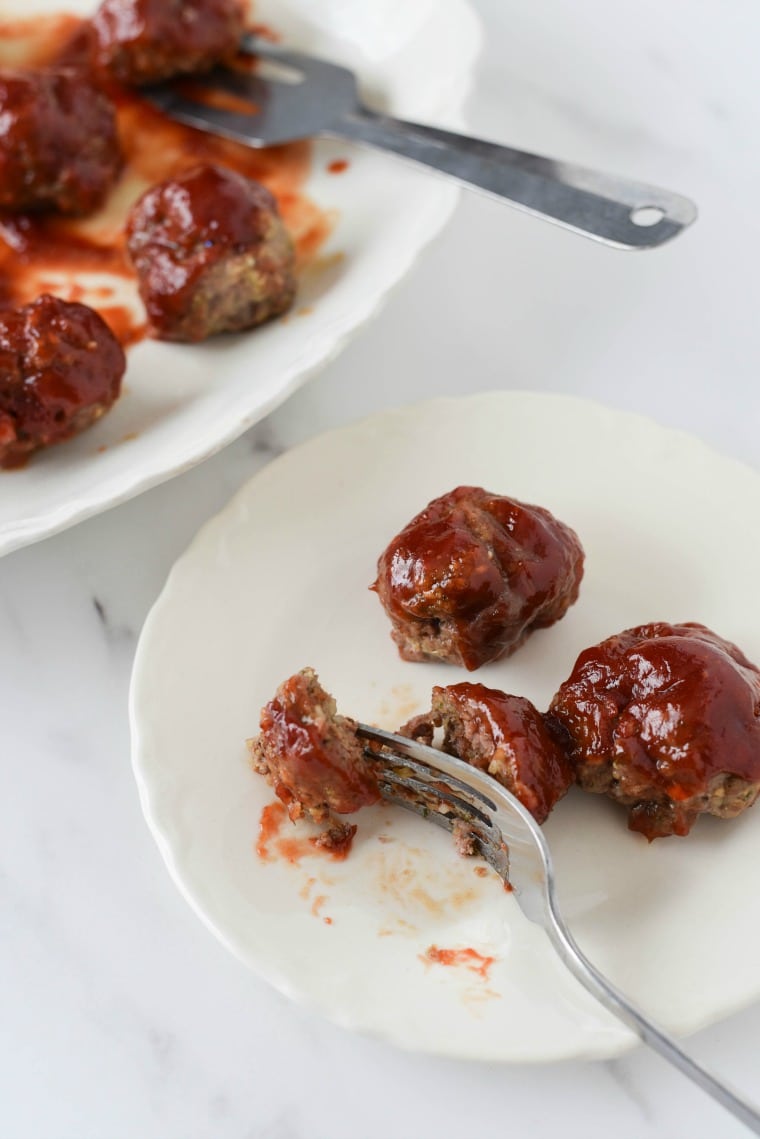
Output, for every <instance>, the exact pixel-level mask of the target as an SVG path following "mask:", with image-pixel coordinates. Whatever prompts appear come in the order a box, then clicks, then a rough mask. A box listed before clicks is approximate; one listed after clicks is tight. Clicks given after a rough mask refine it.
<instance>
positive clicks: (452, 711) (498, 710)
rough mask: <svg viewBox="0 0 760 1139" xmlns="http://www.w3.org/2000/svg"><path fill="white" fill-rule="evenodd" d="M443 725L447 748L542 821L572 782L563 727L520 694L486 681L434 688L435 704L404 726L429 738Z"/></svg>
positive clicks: (407, 731) (406, 731) (414, 735)
mask: <svg viewBox="0 0 760 1139" xmlns="http://www.w3.org/2000/svg"><path fill="white" fill-rule="evenodd" d="M440 727H442V728H443V745H442V746H443V750H444V751H445V752H448V754H449V755H455V756H457V757H458V758H459V759H462V760H464V761H465V763H470V764H472V766H473V767H477V768H479V770H480V771H485V772H487V773H488V774H489V775H491V776H493V778H494V779H496V780H497V781H498V782H499V783H501V784H502V786H504V787H506V788H507V790H508V791H511V793H512V794H513V795H514V796H515V798H517V799H519V800H520V802H521V803H522V804H523V806H524V807H527V809H528V810H529V811H530V813H531V814H532V815H533V816H534V818H535V819H536V822H539V823H543V822H544V821H545V819H546V818H547V816H548V815H549V812H550V811H551V810H552V808H553V807H554V805H555V804H556V803H557V802H558V801H559V800H560V799H561V798H562V796H563V795H565V794H566V793H567V790H568V788H569V787H570V785H571V783H572V782H573V779H574V775H573V768H572V765H571V764H570V761H569V759H568V757H567V753H566V751H565V745H566V738H565V733H564V731H563V730H562V728H561V727H560V726H559V724H557V723H556V721H554V720H553V719H552V717H551V716H545V715H543V714H542V713H541V712H539V710H538V709H537V708H536V707H534V705H533V704H531V702H530V700H526V699H525V698H524V697H522V696H509V695H507V694H506V693H504V692H499V691H498V690H497V689H495V688H486V687H485V686H484V685H483V684H469V683H467V682H465V683H463V684H451V685H449V686H448V687H446V688H439V687H438V686H436V687H435V688H434V689H433V700H432V707H431V710H430V711H429V712H427V713H424V714H423V715H422V716H416V717H415V718H414V719H413V720H410V721H409V723H408V724H406V725H405V726H404V727H403V728H402V729H401V732H402V734H403V735H408V736H411V737H412V738H414V739H418V740H420V741H422V742H423V743H426V744H428V745H429V744H431V743H432V742H433V734H434V731H435V728H440Z"/></svg>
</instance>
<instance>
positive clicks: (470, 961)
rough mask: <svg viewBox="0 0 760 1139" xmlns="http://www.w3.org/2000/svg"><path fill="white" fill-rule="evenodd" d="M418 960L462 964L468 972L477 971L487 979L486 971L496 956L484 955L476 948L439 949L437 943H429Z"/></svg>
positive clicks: (439, 963)
mask: <svg viewBox="0 0 760 1139" xmlns="http://www.w3.org/2000/svg"><path fill="white" fill-rule="evenodd" d="M420 960H421V961H424V963H425V964H426V965H463V966H464V967H465V969H467V970H469V972H470V973H477V975H478V976H479V977H482V978H483V980H484V981H487V980H488V971H489V969H490V968H491V966H492V965H493V963H494V961H495V960H496V958H495V957H486V956H484V954H482V953H478V951H477V949H470V948H467V949H440V948H439V947H438V946H437V945H431V946H429V947H428V948H427V949H426V950H425V952H424V954H422V956H421V957H420Z"/></svg>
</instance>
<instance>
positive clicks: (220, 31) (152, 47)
mask: <svg viewBox="0 0 760 1139" xmlns="http://www.w3.org/2000/svg"><path fill="white" fill-rule="evenodd" d="M92 23H93V28H94V31H95V40H96V58H97V61H98V64H99V66H100V67H101V68H103V69H104V70H105V71H107V72H108V74H109V75H111V76H112V77H113V78H114V79H116V80H118V82H119V83H125V84H127V85H135V86H141V85H142V84H145V83H158V82H159V81H160V80H162V79H168V78H170V77H171V76H172V75H180V74H187V73H189V72H193V71H205V70H208V69H209V68H210V67H213V65H214V64H215V63H219V62H220V61H222V60H224V59H227V58H229V57H231V56H234V54H235V52H236V51H237V47H238V43H239V41H240V37H241V36H242V34H243V30H244V20H243V6H242V4H241V3H239V0H189V2H188V0H104V3H103V4H101V5H100V7H99V8H98V10H97V12H96V13H95V16H94V18H93V21H92Z"/></svg>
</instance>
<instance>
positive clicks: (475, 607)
mask: <svg viewBox="0 0 760 1139" xmlns="http://www.w3.org/2000/svg"><path fill="white" fill-rule="evenodd" d="M377 569H378V572H377V580H376V581H375V583H374V585H373V586H372V588H373V589H374V590H376V592H377V594H378V597H379V598H380V601H381V602H382V605H383V608H384V609H385V611H386V613H387V614H388V616H389V617H390V619H391V622H392V624H393V631H392V633H391V636H392V637H393V640H394V641H395V642H396V645H397V646H398V650H399V653H400V655H401V656H402V657H403V658H404V660H412V661H421V660H444V661H449V662H451V663H452V664H459V665H464V667H465V668H466V669H468V671H472V670H473V669H476V668H479V667H480V665H482V664H486V663H488V661H493V660H496V659H497V658H498V657H501V656H506V655H509V654H510V653H513V652H514V651H515V649H517V648H518V647H519V646H520V645H521V644H522V643H523V641H524V640H525V638H526V637H527V636H528V634H529V633H531V632H532V631H533V629H539V628H543V627H545V626H547V625H553V624H554V622H555V621H559V619H560V617H562V616H564V614H565V612H566V610H567V609H568V608H569V606H570V605H572V604H573V602H574V601H575V600H576V599H577V597H578V590H579V588H580V582H581V577H582V576H583V549H582V547H581V544H580V542H579V541H578V538H577V536H576V535H575V533H574V532H573V531H572V530H571V529H570V528H569V527H568V526H565V524H564V523H562V522H559V521H558V520H557V519H556V518H554V517H553V516H552V515H551V514H550V513H549V511H548V510H544V509H543V508H542V507H540V506H528V505H526V504H525V503H523V502H518V501H517V500H516V499H513V498H505V497H503V496H501V495H495V494H490V493H489V492H488V491H486V490H482V489H481V488H480V487H472V486H460V487H457V489H456V490H453V491H451V492H450V493H449V494H444V495H443V496H442V497H441V498H437V499H435V500H434V501H433V502H431V503H430V504H429V506H427V507H426V508H425V509H424V510H423V511H422V512H421V513H420V514H418V515H417V516H416V518H413V519H412V521H411V522H410V523H409V525H408V526H406V527H405V528H404V529H403V530H402V531H401V533H400V534H398V535H397V536H396V537H395V538H394V539H393V541H392V542H391V543H390V545H389V546H388V548H387V549H386V550H385V552H384V553H383V555H382V556H381V558H380V560H379V562H378V567H377Z"/></svg>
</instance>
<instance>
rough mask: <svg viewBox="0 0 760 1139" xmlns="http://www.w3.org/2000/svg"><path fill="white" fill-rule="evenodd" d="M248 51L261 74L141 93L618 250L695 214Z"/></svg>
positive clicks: (349, 82) (221, 125)
mask: <svg viewBox="0 0 760 1139" xmlns="http://www.w3.org/2000/svg"><path fill="white" fill-rule="evenodd" d="M241 51H243V52H247V53H250V54H251V55H254V56H255V57H256V59H257V60H258V61H259V65H258V67H257V69H256V70H255V71H254V72H252V73H246V72H244V71H240V70H234V69H231V68H223V67H218V68H216V69H215V70H213V71H211V72H209V73H208V74H207V75H200V76H195V77H193V80H192V85H191V89H190V94H191V96H192V97H188V86H187V83H180V84H167V85H159V86H157V87H152V88H147V89H145V90H144V92H143V93H144V94H145V95H146V97H147V98H148V99H150V100H151V102H153V103H155V104H156V105H157V106H159V107H160V108H161V109H162V110H163V111H164V112H165V113H166V114H168V115H170V116H171V117H172V118H176V119H179V120H180V121H181V122H184V123H188V124H189V125H190V126H194V127H198V128H199V129H200V130H205V131H211V132H212V133H214V134H220V135H223V136H224V137H225V138H232V139H235V140H236V141H238V142H243V143H245V144H246V145H248V146H272V145H275V144H277V143H283V142H290V141H293V140H295V139H300V138H313V137H315V136H317V135H322V136H328V137H333V138H345V139H350V140H351V141H352V142H357V143H365V144H367V145H368V146H372V147H379V148H380V149H382V150H389V151H392V152H393V153H394V154H397V155H399V156H401V157H403V158H408V159H411V161H413V162H419V163H422V164H423V165H425V166H429V167H432V168H433V169H435V170H438V171H439V172H441V173H443V174H448V175H449V176H450V177H452V178H456V179H457V180H458V181H460V182H463V183H465V184H466V185H469V186H475V187H477V188H478V189H480V190H484V191H485V192H486V193H488V194H492V195H495V196H496V197H498V198H502V199H506V200H507V201H509V202H511V204H512V205H514V206H517V207H518V209H522V210H525V211H527V212H528V213H530V214H535V215H537V216H539V217H542V218H546V219H547V220H549V221H552V222H555V223H556V224H557V225H561V226H563V227H564V228H566V229H571V230H573V231H575V232H576V233H582V234H584V235H585V236H587V237H593V238H596V240H598V241H602V242H604V243H605V244H606V245H613V246H616V247H617V248H619V249H650V248H654V247H655V246H657V245H662V244H663V242H665V241H669V240H670V239H671V238H673V237H675V236H676V235H677V234H679V233H680V232H681V231H682V230H683V229H685V228H686V227H687V226H689V225H691V223H692V222H693V221H694V219H695V218H696V216H697V211H696V207H695V205H694V203H693V202H691V201H690V200H689V199H688V198H685V197H683V196H682V195H680V194H674V193H672V192H671V191H670V190H663V189H660V188H659V187H657V186H649V185H646V184H645V183H643V182H635V181H632V180H631V179H630V178H620V177H616V176H614V175H610V174H602V173H599V172H598V171H596V170H588V169H586V168H585V167H582V166H575V165H574V164H572V163H569V162H559V161H555V160H554V159H551V158H542V157H540V156H539V155H536V154H528V153H526V152H524V151H520V150H514V149H512V148H511V147H507V146H500V145H499V144H497V143H494V142H486V141H484V140H483V139H477V138H468V137H467V136H465V135H461V134H456V133H454V132H453V131H446V130H439V129H438V128H436V127H429V126H423V125H421V124H419V123H409V122H404V121H402V120H401V119H394V118H391V117H390V116H389V115H381V114H377V113H376V112H374V111H370V110H369V109H368V108H367V107H365V106H363V105H362V103H361V102H360V100H359V95H358V91H357V86H356V79H355V77H354V74H353V72H351V71H349V70H348V69H347V68H345V67H338V66H337V65H336V64H333V63H328V62H327V61H326V60H322V59H316V58H314V57H313V56H308V55H302V54H301V53H299V52H294V51H286V50H285V49H283V48H281V47H278V46H275V45H273V44H271V43H267V42H265V41H262V40H259V39H255V38H254V37H252V36H246V37H244V38H243V40H242V42H241ZM204 89H208V91H210V92H212V91H217V92H219V91H221V92H226V93H227V95H229V96H232V100H228V102H229V104H230V105H229V106H223V105H221V103H220V101H219V100H217V105H211V104H210V103H209V102H204V101H203V99H202V95H203V90H204ZM221 102H223V100H222V101H221ZM236 103H237V104H238V105H237V106H236Z"/></svg>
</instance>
